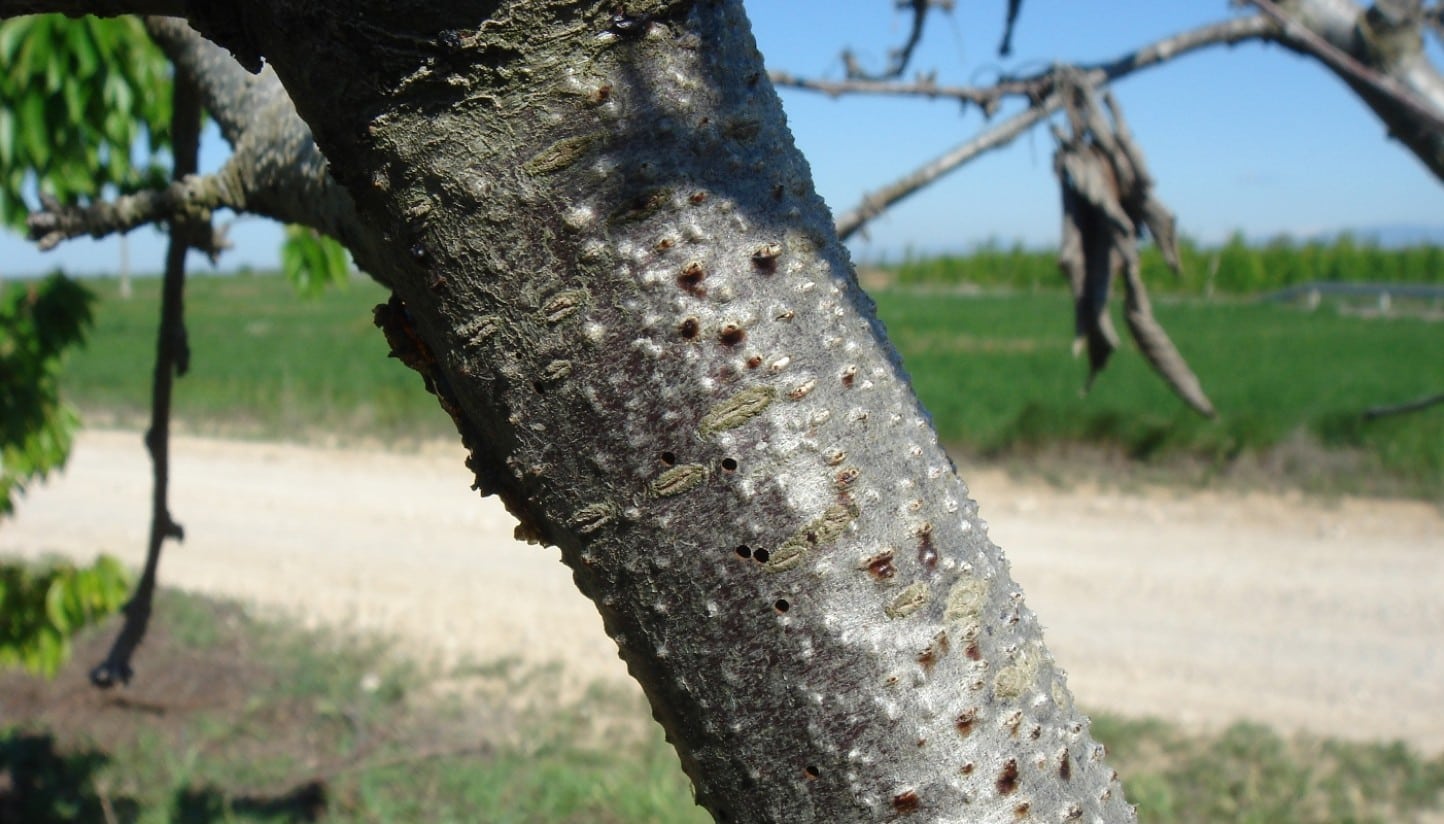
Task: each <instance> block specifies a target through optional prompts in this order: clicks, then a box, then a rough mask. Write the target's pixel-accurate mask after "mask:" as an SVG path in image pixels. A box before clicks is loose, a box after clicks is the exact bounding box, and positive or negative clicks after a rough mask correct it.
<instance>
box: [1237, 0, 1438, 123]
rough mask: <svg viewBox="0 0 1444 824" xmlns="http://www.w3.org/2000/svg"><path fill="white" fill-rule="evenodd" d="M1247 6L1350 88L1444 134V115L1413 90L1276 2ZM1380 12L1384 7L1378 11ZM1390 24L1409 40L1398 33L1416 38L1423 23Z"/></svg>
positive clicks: (1386, 58)
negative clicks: (1385, 100) (1380, 98)
mask: <svg viewBox="0 0 1444 824" xmlns="http://www.w3.org/2000/svg"><path fill="white" fill-rule="evenodd" d="M1247 2H1248V3H1250V4H1251V5H1253V6H1256V7H1257V8H1258V10H1259V11H1261V12H1263V14H1264V15H1265V16H1267V17H1269V18H1270V19H1272V20H1274V21H1275V22H1277V23H1278V24H1279V27H1280V38H1279V39H1280V40H1281V41H1282V42H1283V43H1285V44H1286V45H1289V46H1292V47H1294V48H1296V49H1299V50H1301V51H1304V52H1307V53H1308V54H1309V55H1310V56H1312V57H1314V58H1315V59H1317V60H1318V61H1319V62H1321V63H1323V64H1324V65H1325V66H1328V67H1329V68H1330V69H1331V70H1333V72H1334V73H1335V74H1337V75H1339V76H1340V77H1342V78H1343V79H1344V80H1346V81H1348V82H1349V84H1350V85H1352V86H1354V87H1355V88H1356V89H1360V87H1362V89H1360V94H1365V92H1366V91H1367V92H1371V93H1373V94H1376V95H1381V96H1383V97H1386V98H1389V99H1390V100H1392V101H1393V103H1394V104H1395V105H1397V106H1399V107H1400V108H1402V109H1404V110H1406V111H1408V112H1409V113H1410V114H1412V115H1413V116H1414V117H1415V118H1417V119H1418V121H1419V122H1420V123H1421V124H1424V125H1427V126H1428V127H1429V128H1431V129H1434V130H1435V131H1439V132H1441V133H1444V112H1440V111H1437V110H1435V109H1433V108H1430V106H1429V105H1428V104H1427V103H1425V101H1423V100H1421V99H1420V98H1419V96H1418V95H1417V94H1415V93H1414V91H1413V90H1411V89H1409V88H1408V87H1407V86H1405V85H1404V84H1403V83H1402V82H1400V81H1399V80H1398V79H1396V78H1394V77H1392V76H1390V75H1389V74H1387V73H1385V72H1384V71H1379V70H1378V69H1377V68H1375V67H1370V66H1366V65H1364V63H1363V62H1361V61H1360V60H1359V59H1357V58H1355V57H1354V55H1352V54H1350V53H1349V52H1348V51H1346V50H1345V49H1343V48H1340V47H1339V46H1336V45H1334V44H1333V43H1331V42H1329V41H1328V40H1326V39H1324V38H1323V37H1322V36H1320V35H1319V34H1317V33H1315V32H1314V31H1313V30H1312V29H1310V28H1309V27H1308V26H1307V25H1305V24H1303V23H1301V22H1299V21H1298V20H1297V19H1295V18H1293V17H1290V16H1289V15H1288V13H1287V12H1285V11H1284V10H1283V9H1281V8H1279V7H1278V5H1277V4H1275V3H1274V2H1272V0H1247ZM1378 8H1380V7H1378V6H1375V7H1374V9H1378ZM1371 11H1373V9H1371ZM1381 22H1383V21H1381ZM1389 22H1396V23H1398V24H1400V25H1399V26H1398V27H1396V31H1392V32H1389V34H1390V35H1392V36H1395V37H1408V36H1409V35H1408V32H1406V31H1402V30H1397V29H1403V28H1405V27H1408V28H1412V29H1413V32H1414V34H1415V35H1417V34H1418V30H1419V26H1418V24H1419V23H1420V22H1422V20H1414V21H1389ZM1411 24H1412V25H1411ZM1366 37H1367V35H1366ZM1378 57H1379V62H1380V63H1381V64H1383V63H1387V62H1393V61H1394V60H1396V59H1397V58H1398V57H1399V55H1398V54H1393V55H1386V54H1380V55H1379V56H1378ZM1378 68H1385V69H1387V66H1382V65H1381V66H1380V67H1378ZM1365 96H1368V95H1365Z"/></svg>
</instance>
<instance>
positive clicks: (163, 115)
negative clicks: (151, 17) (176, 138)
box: [0, 15, 171, 228]
mask: <svg viewBox="0 0 1444 824" xmlns="http://www.w3.org/2000/svg"><path fill="white" fill-rule="evenodd" d="M0 67H3V70H0V223H3V224H4V225H6V226H10V227H13V228H19V227H21V226H23V225H24V222H25V216H26V213H27V209H26V206H25V202H24V199H23V196H22V195H23V191H24V188H25V186H26V184H27V182H29V181H31V180H35V181H37V182H38V184H39V187H40V189H41V191H42V192H46V193H48V194H50V195H53V196H54V197H56V198H57V199H59V200H61V201H69V200H74V199H77V198H92V197H95V196H96V195H97V194H99V193H100V191H101V190H102V189H103V188H104V187H105V186H107V185H113V186H115V187H117V188H118V189H120V190H121V191H134V190H135V189H138V188H142V187H145V186H152V185H156V184H161V185H163V184H164V181H165V177H166V176H165V170H164V169H163V168H162V167H161V166H160V165H158V164H157V163H155V162H154V161H155V159H156V155H157V153H158V152H159V151H160V150H161V149H162V148H164V147H165V146H166V145H167V143H168V141H169V123H170V101H171V95H170V84H171V80H170V72H169V67H170V64H169V62H168V61H167V60H166V59H165V56H164V55H162V54H161V52H160V50H159V49H158V48H156V46H155V45H154V44H153V43H152V42H151V41H150V38H148V37H147V36H146V34H145V29H144V27H143V25H142V24H141V22H140V20H139V19H137V18H133V17H131V18H115V19H100V18H95V17H83V18H78V19H71V18H65V17H61V16H59V15H37V16H31V17H20V18H14V19H10V20H6V21H5V22H4V23H3V24H0ZM142 137H145V138H146V143H147V148H148V150H149V158H147V159H145V160H144V161H143V162H141V163H136V162H135V159H134V158H133V157H132V151H133V150H134V148H135V147H137V146H138V145H139V144H140V142H141V138H142Z"/></svg>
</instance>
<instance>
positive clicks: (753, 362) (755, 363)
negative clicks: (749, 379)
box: [747, 355, 762, 369]
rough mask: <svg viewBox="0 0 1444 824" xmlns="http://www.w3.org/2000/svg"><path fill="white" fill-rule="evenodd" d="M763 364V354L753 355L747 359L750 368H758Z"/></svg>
mask: <svg viewBox="0 0 1444 824" xmlns="http://www.w3.org/2000/svg"><path fill="white" fill-rule="evenodd" d="M761 365H762V356H761V355H753V356H752V357H750V358H748V359H747V368H748V369H756V368H757V367H759V366H761Z"/></svg>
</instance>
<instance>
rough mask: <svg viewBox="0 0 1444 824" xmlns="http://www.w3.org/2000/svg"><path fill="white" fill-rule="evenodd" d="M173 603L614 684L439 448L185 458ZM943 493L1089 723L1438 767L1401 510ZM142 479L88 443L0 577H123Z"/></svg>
mask: <svg viewBox="0 0 1444 824" xmlns="http://www.w3.org/2000/svg"><path fill="white" fill-rule="evenodd" d="M172 455H173V456H174V467H173V470H172V484H173V487H172V488H173V490H174V492H173V498H172V508H173V511H174V513H175V515H176V518H177V519H178V520H179V521H181V523H183V524H184V526H185V530H186V541H185V543H184V544H183V545H181V546H178V547H173V548H171V549H170V550H168V552H167V555H166V557H165V559H164V562H163V565H162V578H163V580H164V581H165V582H166V583H168V584H171V585H175V586H180V587H184V588H189V589H194V590H198V591H202V592H208V593H215V594H222V595H228V596H234V597H239V598H242V599H248V600H250V601H252V602H254V603H256V604H259V605H263V606H265V607H281V608H285V609H290V610H294V611H296V613H297V614H298V615H300V616H303V617H304V619H305V620H307V621H311V622H322V623H330V624H338V625H341V626H346V627H359V628H375V629H381V630H384V631H387V632H390V633H392V634H394V635H396V636H398V637H399V638H401V639H402V640H403V641H404V642H405V643H406V644H407V645H408V646H410V647H411V648H413V649H415V650H417V651H419V652H428V651H430V652H439V653H441V654H442V655H443V656H445V657H447V658H448V659H450V660H457V659H470V660H474V661H487V660H491V659H495V658H499V657H518V658H521V659H524V660H526V661H528V662H545V661H550V660H559V661H562V662H565V667H566V670H567V672H568V673H569V674H570V676H569V677H570V678H572V679H574V680H575V681H576V682H578V683H580V682H583V681H586V680H590V679H623V678H625V677H626V674H625V670H624V668H623V666H622V665H621V663H620V662H619V661H618V660H617V657H616V653H615V648H614V647H613V646H612V644H611V641H610V640H609V639H608V638H607V637H606V636H605V635H604V634H603V633H602V630H601V622H600V619H598V617H597V615H596V612H595V611H594V610H593V608H592V606H591V604H590V603H589V602H588V601H586V600H585V599H584V598H583V597H582V596H580V595H579V594H578V593H577V592H576V591H575V590H574V589H573V587H572V585H571V580H570V576H569V574H568V572H567V570H566V568H565V567H563V566H562V565H561V563H560V562H559V560H558V554H557V552H556V550H554V549H542V548H540V547H535V546H525V545H521V544H517V543H515V542H514V541H513V540H512V539H511V533H512V521H511V519H510V517H509V516H508V515H507V514H506V513H505V512H504V511H503V510H502V509H501V506H500V504H499V503H497V502H496V501H495V499H492V500H487V501H481V500H478V499H477V498H476V497H475V494H474V493H472V492H470V491H468V490H467V488H466V487H467V474H466V471H465V470H464V469H463V468H462V464H461V452H460V449H459V447H454V446H449V445H442V444H437V445H434V446H431V447H427V448H425V449H421V450H415V451H413V452H412V453H411V454H394V453H377V452H369V453H362V452H345V451H338V450H329V449H318V448H300V447H294V446H283V445H275V444H265V443H246V442H233V441H221V440H212V439H202V438H180V439H177V441H176V442H175V443H174V445H173V447H172ZM963 474H964V476H965V477H967V478H968V479H969V481H970V484H971V486H972V488H973V490H974V494H976V495H977V496H978V498H979V500H980V501H982V505H983V514H984V516H985V517H987V518H988V519H989V520H990V521H991V522H992V524H993V526H992V529H991V532H992V535H993V537H994V540H996V541H997V542H998V543H1000V544H1001V545H1002V546H1003V547H1004V549H1005V550H1006V552H1007V554H1008V556H1009V558H1011V560H1012V563H1013V569H1014V574H1015V577H1016V578H1017V579H1018V580H1019V581H1020V582H1021V583H1022V585H1023V588H1024V590H1025V591H1026V592H1027V593H1028V601H1029V603H1030V604H1031V605H1032V607H1033V608H1034V610H1036V611H1037V612H1038V614H1039V615H1041V616H1042V619H1043V622H1044V624H1045V625H1046V627H1047V638H1048V641H1049V644H1050V646H1051V647H1052V649H1053V652H1054V655H1055V656H1056V657H1057V659H1058V660H1059V661H1060V662H1061V664H1062V665H1063V667H1064V668H1065V669H1066V670H1067V671H1068V672H1069V674H1070V675H1069V681H1070V684H1071V685H1072V687H1073V689H1074V691H1075V693H1076V694H1077V696H1078V699H1079V702H1080V703H1081V704H1082V705H1083V706H1085V707H1092V708H1099V709H1109V710H1115V711H1118V712H1120V713H1124V714H1127V715H1133V716H1141V715H1158V716H1161V717H1164V718H1169V719H1172V720H1176V721H1181V722H1184V723H1185V724H1189V725H1192V726H1203V727H1216V726H1220V725H1223V724H1226V723H1228V722H1231V721H1234V720H1237V719H1241V718H1248V719H1255V720H1258V721H1262V722H1265V723H1269V724H1273V725H1275V726H1277V727H1279V728H1282V729H1305V730H1310V731H1313V732H1316V733H1320V734H1325V735H1334V736H1340V737H1347V738H1353V739H1394V738H1402V739H1404V740H1406V741H1408V742H1410V743H1411V744H1413V745H1414V746H1416V747H1418V748H1419V749H1421V750H1423V751H1424V752H1427V753H1437V752H1440V751H1441V750H1444V517H1441V515H1440V513H1439V512H1438V510H1436V509H1434V508H1432V507H1430V506H1428V505H1426V504H1420V503H1410V502H1389V501H1371V500H1353V499H1344V500H1336V501H1318V500H1309V499H1304V498H1300V497H1297V496H1277V495H1264V494H1252V495H1247V496H1237V495H1223V494H1217V493H1194V492H1182V491H1172V490H1157V489H1151V490H1143V491H1130V492H1119V491H1111V490H1102V491H1100V490H1098V489H1094V488H1089V489H1080V490H1074V491H1068V490H1059V489H1055V488H1051V487H1047V486H1043V485H1039V484H1032V483H1019V482H1017V481H1014V480H1011V479H1009V478H1008V477H1006V476H1005V475H1003V474H1002V473H999V472H996V471H982V472H973V471H969V470H968V469H967V468H966V467H964V468H963ZM148 495H149V468H148V464H147V460H146V456H145V454H144V450H143V448H142V446H141V439H140V436H139V435H138V434H136V433H134V432H87V433H85V434H83V435H82V436H81V438H80V441H79V444H78V447H77V449H76V451H75V455H74V457H73V458H72V461H71V465H70V468H69V469H68V470H67V471H66V473H65V474H64V475H62V476H59V477H56V478H54V479H53V480H52V481H51V482H50V483H48V484H46V485H43V486H40V487H37V488H35V489H33V490H32V492H31V493H30V494H29V495H28V496H26V498H25V499H24V500H23V501H22V502H21V506H20V514H19V516H18V518H16V519H15V520H14V521H11V522H8V523H4V524H0V553H3V554H23V555H30V556H34V555H37V554H42V553H44V552H46V551H51V552H60V553H65V554H68V555H73V556H76V557H79V558H86V559H88V558H90V557H92V556H93V555H94V554H95V553H96V552H98V551H106V552H111V553H114V554H116V555H119V556H120V557H122V558H124V559H125V560H127V561H128V562H130V563H132V564H139V562H140V559H141V557H142V551H143V546H144V541H145V532H146V528H147V523H146V518H147V515H146V513H147V512H148V503H147V501H148Z"/></svg>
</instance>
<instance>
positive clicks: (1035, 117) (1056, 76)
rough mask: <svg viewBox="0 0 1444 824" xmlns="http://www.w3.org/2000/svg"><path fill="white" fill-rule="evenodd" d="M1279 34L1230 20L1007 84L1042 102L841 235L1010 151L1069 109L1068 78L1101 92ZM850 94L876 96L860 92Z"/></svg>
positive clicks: (925, 172)
mask: <svg viewBox="0 0 1444 824" xmlns="http://www.w3.org/2000/svg"><path fill="white" fill-rule="evenodd" d="M1275 29H1276V26H1275V24H1274V23H1273V22H1272V21H1270V20H1268V19H1266V18H1264V17H1262V16H1252V17H1242V18H1238V19H1234V20H1227V21H1224V22H1221V23H1214V24H1212V25H1208V26H1202V27H1200V28H1197V29H1192V30H1189V31H1186V32H1182V33H1179V34H1176V35H1173V36H1171V37H1166V38H1164V39H1162V40H1159V41H1157V42H1154V43H1152V44H1149V45H1148V46H1145V47H1143V48H1141V49H1139V50H1137V51H1134V52H1131V53H1129V54H1126V55H1123V56H1121V57H1119V58H1117V59H1114V60H1111V61H1108V62H1106V63H1096V64H1092V65H1089V66H1083V67H1071V66H1055V67H1053V68H1051V69H1048V70H1047V71H1044V72H1041V73H1039V74H1037V75H1034V76H1033V77H1031V78H1022V79H1017V80H1012V81H1007V82H1006V83H1002V84H999V85H998V86H995V87H992V88H993V89H997V90H999V92H998V93H999V94H1009V95H1026V96H1028V97H1029V98H1030V99H1034V100H1036V101H1037V102H1035V103H1034V104H1033V106H1032V107H1031V108H1029V109H1027V110H1025V111H1023V112H1021V113H1019V114H1017V115H1015V116H1014V117H1012V118H1011V119H1009V120H1006V121H1004V122H1003V123H1001V124H999V125H997V126H995V127H993V128H992V129H989V130H988V131H986V132H984V133H982V134H980V135H977V136H975V137H973V138H972V139H971V140H969V141H967V142H966V143H963V144H962V145H960V146H958V147H956V148H954V149H951V150H950V151H948V152H946V153H945V154H942V155H940V156H938V157H937V158H934V159H933V160H930V161H928V162H927V163H925V164H923V165H922V166H919V167H918V168H917V169H916V170H914V171H912V172H910V173H908V174H907V175H905V176H903V177H902V178H899V179H898V180H897V181H895V182H893V183H890V184H888V185H887V186H884V187H883V188H881V189H877V190H875V191H872V192H868V193H867V194H865V195H863V197H862V200H861V201H860V202H859V204H858V205H857V206H855V207H853V208H852V209H850V210H848V211H847V212H844V213H843V214H842V216H840V217H839V218H838V219H837V232H838V235H839V236H841V237H842V238H843V239H847V238H848V237H851V236H852V235H853V234H855V233H856V232H857V231H858V230H859V229H861V228H862V227H863V226H864V225H866V224H867V223H868V221H870V220H872V219H873V218H876V217H877V216H878V215H880V214H882V213H883V212H884V211H886V210H887V209H889V208H891V207H892V206H893V205H894V204H896V203H898V202H899V201H902V200H903V199H905V198H907V197H908V196H909V195H911V194H913V193H914V192H916V191H918V190H919V189H922V188H924V187H926V186H928V185H929V184H931V183H933V182H934V181H936V180H938V179H939V178H941V177H943V176H944V175H946V174H947V173H949V172H951V171H953V170H954V169H957V168H958V167H959V166H961V165H963V164H964V163H967V162H968V161H970V160H972V159H973V158H975V157H977V156H979V155H981V154H983V153H985V152H988V151H991V150H993V149H997V148H1001V147H1003V146H1006V145H1008V144H1009V143H1011V142H1012V141H1013V140H1014V139H1016V138H1017V137H1018V136H1019V135H1021V134H1023V133H1024V132H1026V131H1027V130H1028V129H1029V128H1031V127H1032V126H1034V125H1035V124H1037V123H1039V122H1041V121H1042V120H1044V119H1045V118H1047V117H1048V115H1050V114H1052V113H1053V112H1055V111H1057V110H1058V109H1059V108H1061V107H1062V106H1063V103H1064V96H1063V95H1062V94H1060V93H1059V86H1060V83H1061V82H1062V81H1063V79H1064V78H1065V77H1073V78H1075V79H1076V80H1075V82H1078V83H1080V84H1083V85H1086V86H1088V87H1091V88H1101V87H1102V86H1105V85H1107V84H1108V83H1111V82H1113V81H1115V80H1118V79H1121V78H1123V77H1127V76H1128V75H1130V74H1133V73H1134V72H1137V71H1140V70H1142V69H1146V68H1150V67H1152V66H1156V65H1159V64H1162V63H1165V62H1167V61H1169V60H1172V59H1174V58H1176V57H1181V56H1183V55H1185V54H1189V53H1191V52H1194V51H1198V50H1199V49H1203V48H1207V47H1209V46H1216V45H1220V44H1228V45H1233V44H1235V43H1238V42H1240V41H1243V40H1250V39H1257V38H1262V37H1269V36H1271V35H1272V34H1273V32H1274V31H1275ZM847 91H859V92H862V91H875V90H867V89H862V88H859V89H849V90H847ZM958 91H962V90H958ZM989 91H990V90H989V89H969V90H967V91H966V96H959V95H943V94H934V95H933V96H935V97H941V96H957V97H958V99H963V100H965V101H971V100H974V99H981V97H980V96H982V95H986V94H987V93H988V92H989Z"/></svg>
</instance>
